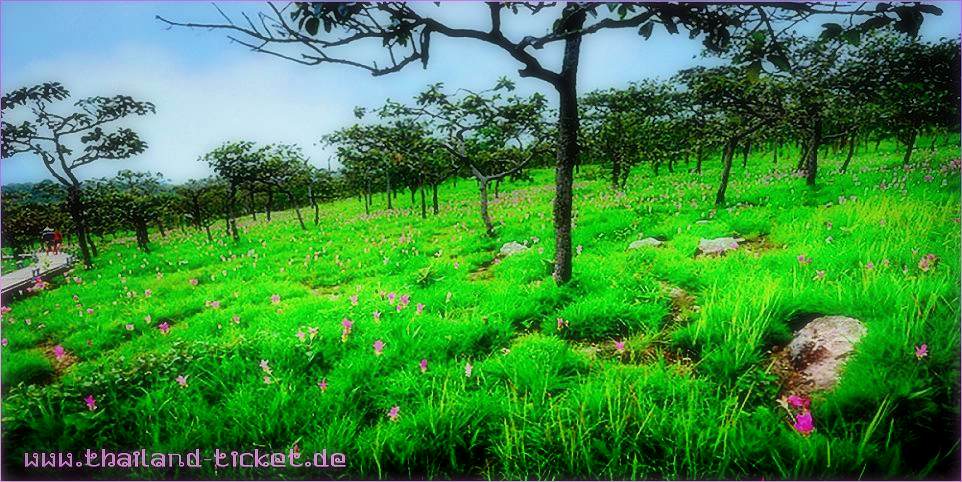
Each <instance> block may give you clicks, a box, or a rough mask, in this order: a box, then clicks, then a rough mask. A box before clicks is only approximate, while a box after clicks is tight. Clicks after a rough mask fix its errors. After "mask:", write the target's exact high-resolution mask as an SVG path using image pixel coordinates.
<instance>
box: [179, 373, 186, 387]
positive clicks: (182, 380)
mask: <svg viewBox="0 0 962 482" xmlns="http://www.w3.org/2000/svg"><path fill="white" fill-rule="evenodd" d="M176 380H177V384H178V385H180V388H184V387H186V386H187V377H186V376H184V375H178V376H177V378H176Z"/></svg>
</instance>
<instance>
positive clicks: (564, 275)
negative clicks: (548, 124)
mask: <svg viewBox="0 0 962 482" xmlns="http://www.w3.org/2000/svg"><path fill="white" fill-rule="evenodd" d="M565 11H566V12H568V13H569V15H567V16H566V17H562V18H564V20H563V23H564V24H565V25H563V27H565V28H563V31H565V32H572V33H571V34H570V35H569V36H568V37H567V38H566V39H565V48H564V56H563V60H562V66H561V75H560V78H559V79H558V81H557V83H556V85H555V88H556V89H557V91H558V94H559V103H558V158H557V165H556V167H555V198H554V230H555V253H554V273H553V275H552V276H553V277H554V280H555V283H557V284H559V285H560V284H564V283H567V282H568V281H570V280H571V203H572V195H573V190H574V167H575V164H576V163H577V162H578V153H579V149H578V129H579V119H578V88H577V77H578V60H579V57H580V56H581V37H582V33H581V30H582V28H583V27H584V23H585V16H586V13H585V11H584V10H581V8H580V7H578V8H571V9H570V10H569V8H568V7H567V6H566V7H565Z"/></svg>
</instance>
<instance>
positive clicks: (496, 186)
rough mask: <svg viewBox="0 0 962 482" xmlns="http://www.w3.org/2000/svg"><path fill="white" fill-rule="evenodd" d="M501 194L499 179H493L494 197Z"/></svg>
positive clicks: (496, 197)
mask: <svg viewBox="0 0 962 482" xmlns="http://www.w3.org/2000/svg"><path fill="white" fill-rule="evenodd" d="M500 195H501V179H498V180H496V181H494V198H495V199H498V197H499V196H500Z"/></svg>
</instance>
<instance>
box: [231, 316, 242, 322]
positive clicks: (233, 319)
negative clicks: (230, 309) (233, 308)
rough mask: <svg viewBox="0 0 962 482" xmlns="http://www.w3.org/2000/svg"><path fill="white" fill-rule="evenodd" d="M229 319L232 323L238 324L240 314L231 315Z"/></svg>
mask: <svg viewBox="0 0 962 482" xmlns="http://www.w3.org/2000/svg"><path fill="white" fill-rule="evenodd" d="M230 321H233V322H234V323H237V324H240V316H237V315H234V316H232V317H231V318H230Z"/></svg>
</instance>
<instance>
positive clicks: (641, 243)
mask: <svg viewBox="0 0 962 482" xmlns="http://www.w3.org/2000/svg"><path fill="white" fill-rule="evenodd" d="M662 244H665V243H663V242H661V241H659V240H657V239H655V238H645V239H639V240H637V241H633V242H632V243H631V244H629V245H628V249H639V248H644V247H646V246H651V247H653V248H657V247H658V246H661V245H662Z"/></svg>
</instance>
